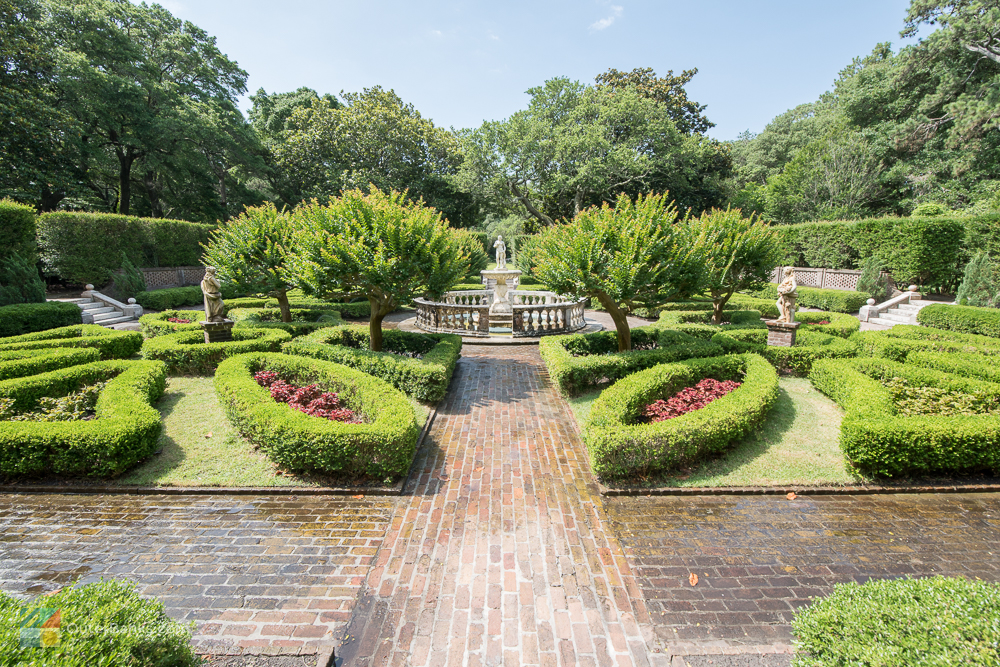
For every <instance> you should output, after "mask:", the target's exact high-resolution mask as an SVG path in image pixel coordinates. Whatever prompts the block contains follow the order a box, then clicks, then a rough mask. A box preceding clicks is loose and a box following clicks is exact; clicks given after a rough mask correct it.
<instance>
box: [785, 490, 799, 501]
mask: <svg viewBox="0 0 1000 667" xmlns="http://www.w3.org/2000/svg"><path fill="white" fill-rule="evenodd" d="M785 497H786V498H788V499H789V500H795V499H796V498H798V496H797V495H795V492H794V491H793V492H792V493H789V494H788V495H787V496H785Z"/></svg>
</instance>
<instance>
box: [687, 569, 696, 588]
mask: <svg viewBox="0 0 1000 667" xmlns="http://www.w3.org/2000/svg"><path fill="white" fill-rule="evenodd" d="M688 581H690V582H691V585H692V586H697V585H698V575H697V574H695V573H694V572H692V573H691V576H690V577H688Z"/></svg>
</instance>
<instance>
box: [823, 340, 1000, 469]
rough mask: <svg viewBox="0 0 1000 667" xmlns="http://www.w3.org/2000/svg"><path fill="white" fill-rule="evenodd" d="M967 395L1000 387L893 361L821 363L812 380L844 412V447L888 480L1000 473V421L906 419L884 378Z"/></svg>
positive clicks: (859, 464)
mask: <svg viewBox="0 0 1000 667" xmlns="http://www.w3.org/2000/svg"><path fill="white" fill-rule="evenodd" d="M895 377H898V378H902V379H903V380H906V381H907V382H908V383H910V384H912V385H915V386H924V387H938V388H941V389H945V390H947V391H960V392H965V393H970V392H977V391H986V392H989V393H990V395H991V396H992V397H993V400H996V399H997V397H1000V385H995V384H992V383H987V382H982V381H979V380H972V379H966V378H962V377H959V376H955V375H948V374H946V373H939V372H937V371H932V370H928V369H924V368H918V367H912V366H908V365H904V364H900V363H898V362H894V361H889V360H887V359H875V358H867V359H820V360H817V361H816V362H815V363H814V364H813V367H812V371H811V373H810V374H809V379H810V380H812V383H813V384H814V385H815V386H816V388H817V389H819V390H820V391H821V392H823V393H824V394H826V395H827V396H829V397H830V398H832V399H833V400H834V401H836V403H837V404H838V405H839V406H840V407H841V408H843V409H844V411H845V413H846V414H845V415H844V420H843V422H841V426H840V448H841V450H842V451H843V452H844V456H845V458H847V460H848V461H849V462H850V463H851V464H852V465H854V466H855V467H856V468H858V469H859V470H860V471H861V472H862V473H864V474H868V475H873V476H880V477H900V476H907V475H911V476H912V475H929V474H938V473H969V472H976V471H982V470H989V471H993V472H996V471H998V470H1000V450H998V449H997V447H996V442H997V439H998V438H1000V417H996V416H993V415H975V416H967V415H959V416H936V415H935V416H930V415H928V416H904V415H901V414H899V409H898V407H897V406H896V404H895V402H894V400H893V397H892V394H891V393H890V391H889V390H888V389H887V388H886V387H885V386H883V385H882V380H883V379H891V378H895Z"/></svg>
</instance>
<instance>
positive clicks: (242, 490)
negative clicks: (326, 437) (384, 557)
mask: <svg viewBox="0 0 1000 667" xmlns="http://www.w3.org/2000/svg"><path fill="white" fill-rule="evenodd" d="M437 411H438V408H437V405H435V406H434V407H433V408H431V411H430V414H428V415H427V421H426V422H425V423H424V428H423V429H422V430H421V431H420V436H419V437H418V438H417V444H416V446H415V447H414V448H413V460H411V461H410V468H409V469H408V470H407V471H406V475H404V476H403V477H401V478H400V479H399V481H397V482H396V483H395V484H393V485H392V486H388V487H372V488H369V487H349V486H347V487H345V486H320V487H316V486H96V485H95V486H90V485H84V484H77V485H73V484H69V485H66V486H60V485H58V484H24V485H20V486H16V485H9V484H0V494H4V493H81V494H89V495H136V496H356V495H363V496H401V495H403V489H404V488H405V487H406V483H407V482H408V481H409V480H410V474H411V473H412V471H413V463H414V462H415V461H416V460H417V453H418V452H419V451H420V448H421V447H422V446H423V444H424V439H425V438H426V437H427V434H428V433H429V432H430V430H431V424H433V423H434V418H435V417H436V416H437Z"/></svg>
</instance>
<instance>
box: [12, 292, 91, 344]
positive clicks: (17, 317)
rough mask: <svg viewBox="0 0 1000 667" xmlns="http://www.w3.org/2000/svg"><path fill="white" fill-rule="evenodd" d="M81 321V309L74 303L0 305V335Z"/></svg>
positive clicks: (40, 329) (17, 334) (47, 302)
mask: <svg viewBox="0 0 1000 667" xmlns="http://www.w3.org/2000/svg"><path fill="white" fill-rule="evenodd" d="M81 323H83V311H82V310H80V306H78V305H76V304H75V303H64V302H61V301H46V302H45V303H15V304H12V305H10V306H3V307H0V337H3V336H20V335H21V334H27V333H32V332H35V331H44V330H46V329H55V328H56V327H66V326H70V325H71V324H81Z"/></svg>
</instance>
